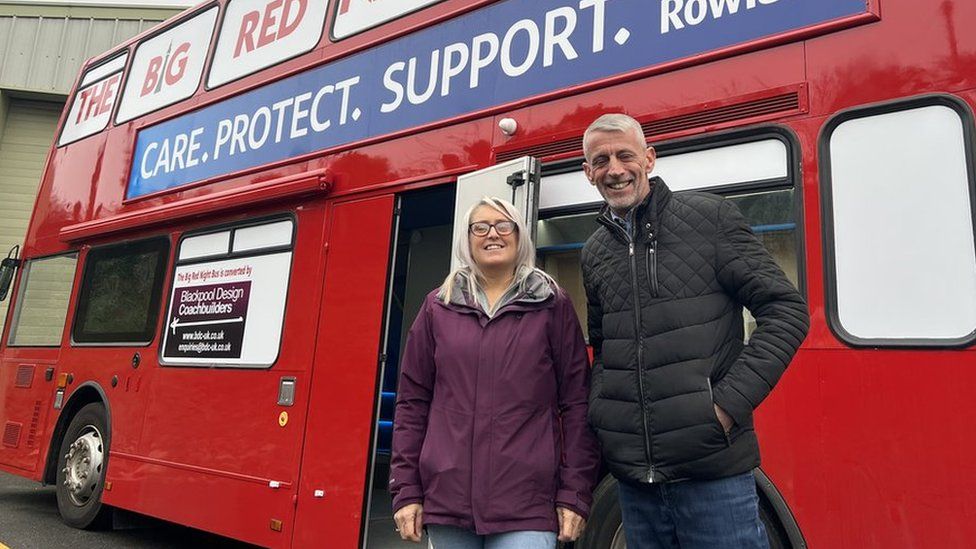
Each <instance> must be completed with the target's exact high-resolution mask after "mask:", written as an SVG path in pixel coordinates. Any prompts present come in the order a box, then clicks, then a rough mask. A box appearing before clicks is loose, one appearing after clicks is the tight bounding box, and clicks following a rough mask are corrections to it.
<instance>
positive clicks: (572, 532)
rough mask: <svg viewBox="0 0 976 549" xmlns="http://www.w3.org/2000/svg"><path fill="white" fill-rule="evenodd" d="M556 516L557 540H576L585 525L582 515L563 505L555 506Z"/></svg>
mask: <svg viewBox="0 0 976 549" xmlns="http://www.w3.org/2000/svg"><path fill="white" fill-rule="evenodd" d="M556 516H557V517H559V541H563V542H565V541H576V539H577V538H579V537H580V534H582V533H583V527H584V526H586V521H585V520H583V517H581V516H579V515H577V514H576V512H575V511H570V510H569V509H566V508H565V507H556Z"/></svg>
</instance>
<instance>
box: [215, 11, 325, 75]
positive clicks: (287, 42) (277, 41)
mask: <svg viewBox="0 0 976 549" xmlns="http://www.w3.org/2000/svg"><path fill="white" fill-rule="evenodd" d="M327 7H328V2H323V1H321V0H233V1H232V2H230V4H228V5H227V13H226V15H224V22H223V23H222V24H221V29H220V36H219V38H218V39H217V49H216V52H215V53H214V59H213V62H212V63H211V67H210V76H209V77H208V78H207V86H208V87H211V88H213V87H216V86H219V85H221V84H224V83H227V82H230V81H232V80H236V79H238V78H240V77H242V76H245V75H248V74H251V73H253V72H256V71H258V70H260V69H263V68H265V67H268V66H271V65H274V64H275V63H278V62H280V61H284V60H286V59H290V58H292V57H295V56H296V55H300V54H302V53H305V52H307V51H309V50H311V49H312V48H314V47H315V46H316V44H318V42H319V38H321V36H322V26H323V24H324V23H325V13H326V8H327Z"/></svg>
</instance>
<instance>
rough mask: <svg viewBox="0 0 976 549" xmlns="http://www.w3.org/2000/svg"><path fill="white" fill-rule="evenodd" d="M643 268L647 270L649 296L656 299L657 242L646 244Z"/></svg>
mask: <svg viewBox="0 0 976 549" xmlns="http://www.w3.org/2000/svg"><path fill="white" fill-rule="evenodd" d="M644 268H645V269H646V270H647V279H648V280H650V281H651V295H653V296H654V297H658V295H659V293H658V285H657V240H651V241H650V242H649V243H648V244H647V255H645V256H644Z"/></svg>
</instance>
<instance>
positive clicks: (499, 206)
mask: <svg viewBox="0 0 976 549" xmlns="http://www.w3.org/2000/svg"><path fill="white" fill-rule="evenodd" d="M481 206H488V207H489V208H492V209H494V210H496V211H498V213H500V214H502V215H503V216H505V218H507V219H508V220H509V221H512V222H514V223H515V232H516V234H517V237H516V238H517V240H518V246H517V247H516V251H515V273H514V274H515V282H516V283H517V284H519V285H521V284H522V283H524V282H525V279H526V277H527V276H528V275H529V273H531V272H533V271H534V270H535V246H534V245H533V244H532V237H531V236H529V231H528V229H527V228H526V225H525V221H524V220H523V219H522V214H521V213H520V212H519V211H518V208H516V207H515V206H514V205H513V204H512V203H511V202H509V201H507V200H504V199H501V198H497V197H493V196H485V197H482V199H481V200H479V201H478V202H477V203H476V204H474V205H473V206H471V207H470V208H468V211H467V212H465V213H464V217H463V218H462V219H463V223H457V224H456V227H455V237H454V257H455V258H456V259H457V260H458V263H459V265H458V267H457V268H456V269H454V270H453V271H451V273H450V274H448V275H447V278H445V279H444V283H443V284H441V289H440V291H439V292H438V294H437V296H438V297H439V298H440V299H441V300H442V301H443V302H444V303H449V302H450V301H451V295H452V293H453V292H454V281H455V279H457V277H463V278H464V288H465V289H467V291H468V294H469V295H472V296H473V295H475V288H477V287H478V284H479V283H480V282H481V281H483V280H484V278H485V276H484V273H483V272H482V271H481V269H480V268H478V265H476V264H475V261H474V256H473V255H472V254H471V240H470V238H469V236H468V226H469V225H470V224H471V216H473V215H474V211H475V210H477V209H478V208H480V207H481ZM539 272H542V271H539ZM546 278H547V279H550V280H551V278H549V276H548V275H546Z"/></svg>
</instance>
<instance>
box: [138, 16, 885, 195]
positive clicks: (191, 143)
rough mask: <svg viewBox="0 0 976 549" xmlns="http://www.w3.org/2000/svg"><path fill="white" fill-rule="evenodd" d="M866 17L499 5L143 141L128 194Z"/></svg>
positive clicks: (185, 120)
mask: <svg viewBox="0 0 976 549" xmlns="http://www.w3.org/2000/svg"><path fill="white" fill-rule="evenodd" d="M866 11H867V7H866V2H865V0H817V1H815V2H814V1H809V0H660V1H655V2H650V1H647V0H574V1H567V0H552V1H527V0H508V1H505V2H500V3H498V4H493V5H491V6H488V7H485V8H482V9H480V10H477V11H474V12H471V13H468V14H465V15H462V16H460V17H458V18H456V19H453V20H451V21H448V22H446V23H443V24H440V25H437V26H434V27H430V28H427V29H424V30H421V31H418V32H416V33H414V34H412V35H408V36H405V37H402V38H399V39H397V40H394V41H392V42H390V43H387V44H384V45H382V46H379V47H376V48H373V49H371V50H367V51H364V52H361V53H359V54H356V55H353V56H351V57H349V58H346V59H343V60H340V61H337V62H335V63H332V64H328V65H323V66H321V67H318V68H315V69H312V70H309V71H306V72H305V73H302V74H299V75H295V76H292V77H290V78H287V79H285V80H281V81H278V82H274V83H271V84H268V85H266V86H263V87H261V88H258V89H255V90H252V91H250V92H248V93H245V94H242V95H239V96H236V97H233V98H230V99H227V100H225V101H222V102H220V103H217V104H214V105H211V106H208V107H206V108H203V109H200V110H198V111H195V112H192V113H189V114H186V115H183V116H180V117H178V118H174V119H172V120H169V121H167V122H164V123H162V124H158V125H156V126H152V127H149V128H146V129H144V130H142V131H140V132H139V134H138V138H137V141H136V147H135V151H134V155H135V157H134V159H133V163H132V172H131V173H130V177H129V186H128V190H127V192H126V197H127V198H130V199H131V198H136V197H139V196H144V195H147V194H151V193H155V192H158V191H163V190H166V189H171V188H174V187H179V186H181V185H186V184H189V183H192V182H195V181H200V180H203V179H207V178H211V177H214V176H218V175H222V174H226V173H231V172H236V171H240V170H244V169H247V168H252V167H255V166H260V165H264V164H268V163H272V162H277V161H281V160H284V159H287V158H291V157H294V156H298V155H302V154H306V153H310V152H314V151H318V150H323V149H327V148H331V147H335V146H339V145H343V144H346V143H351V142H354V141H359V140H362V139H366V138H370V137H375V136H379V135H384V134H389V133H392V132H396V131H400V130H404V129H407V128H411V127H416V126H419V125H423V124H428V123H431V122H436V121H438V120H444V119H447V118H451V117H454V116H458V115H462V114H466V113H470V112H474V111H478V110H483V109H487V108H491V107H495V106H498V105H502V104H506V103H509V102H512V101H516V100H520V99H524V98H527V97H532V96H536V95H539V94H543V93H548V92H553V91H558V90H560V89H564V88H567V87H571V86H576V85H580V84H584V83H587V82H591V81H594V80H598V79H602V78H606V77H610V76H613V75H617V74H622V73H625V72H630V71H633V70H636V69H640V68H643V67H649V66H655V65H660V64H663V63H667V62H670V61H675V60H679V59H683V58H687V57H690V56H694V55H700V54H702V53H706V52H709V51H714V50H718V49H721V48H725V47H729V46H734V45H737V44H743V43H746V42H750V41H754V40H757V39H762V38H765V37H770V36H775V35H778V34H782V33H785V32H790V31H794V30H799V29H803V28H807V27H810V26H813V25H817V24H821V23H824V22H828V21H832V20H836V19H840V18H844V17H849V16H854V15H858V14H863V13H866ZM432 69H433V70H432Z"/></svg>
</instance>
